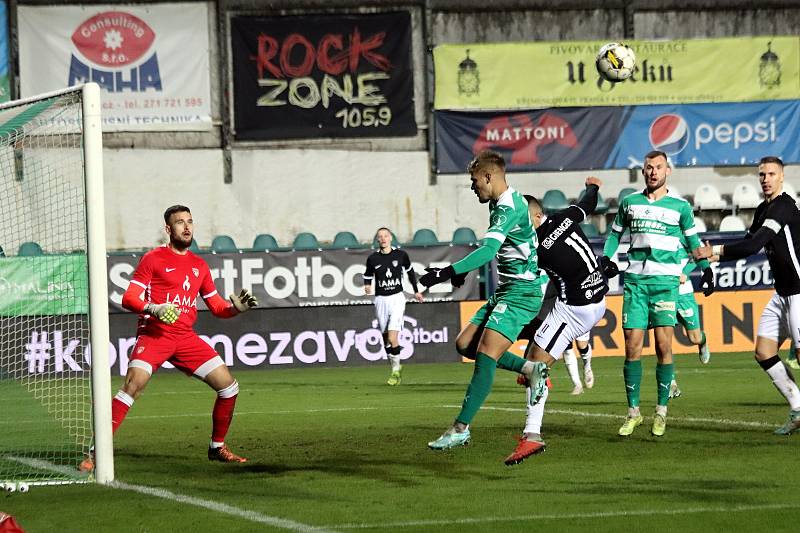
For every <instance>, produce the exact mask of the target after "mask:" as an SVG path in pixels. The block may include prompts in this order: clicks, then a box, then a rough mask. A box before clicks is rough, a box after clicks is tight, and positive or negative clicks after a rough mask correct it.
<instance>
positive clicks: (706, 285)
mask: <svg viewBox="0 0 800 533" xmlns="http://www.w3.org/2000/svg"><path fill="white" fill-rule="evenodd" d="M700 285H701V286H702V287H703V294H704V295H705V296H710V295H711V293H713V292H714V289H716V288H717V287H716V285H714V271H713V270H711V267H706V268H704V269H703V275H702V276H700Z"/></svg>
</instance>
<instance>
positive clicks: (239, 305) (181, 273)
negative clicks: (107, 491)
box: [81, 205, 258, 470]
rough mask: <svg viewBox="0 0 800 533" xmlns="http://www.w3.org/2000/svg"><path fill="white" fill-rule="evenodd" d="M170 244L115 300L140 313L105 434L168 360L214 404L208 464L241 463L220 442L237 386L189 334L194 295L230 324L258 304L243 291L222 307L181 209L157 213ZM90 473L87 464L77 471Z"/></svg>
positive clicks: (146, 259)
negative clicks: (208, 391)
mask: <svg viewBox="0 0 800 533" xmlns="http://www.w3.org/2000/svg"><path fill="white" fill-rule="evenodd" d="M164 222H165V231H166V233H167V235H168V236H169V243H167V244H165V245H163V246H160V247H158V248H156V249H154V250H151V251H150V252H148V253H146V254H145V255H144V256H143V257H142V259H141V261H140V262H139V265H138V266H137V267H136V271H135V272H134V273H133V277H132V279H131V282H130V285H129V286H128V289H127V290H126V291H125V294H124V295H123V297H122V306H123V307H124V308H125V309H127V310H129V311H133V312H134V313H139V324H138V329H137V338H136V344H135V345H134V347H133V353H132V354H131V356H130V362H129V363H128V372H127V374H126V375H125V382H124V384H123V385H122V388H121V389H120V390H119V392H117V395H116V396H114V399H113V400H112V402H111V424H112V431H113V432H116V430H117V428H119V426H120V424H122V421H123V420H124V419H125V415H127V414H128V410H129V409H130V408H131V406H132V405H133V402H134V401H135V400H136V399H137V398H138V397H139V395H140V394H141V393H142V391H143V390H144V388H145V386H146V385H147V383H148V382H149V381H150V378H151V377H152V375H153V373H154V372H156V371H157V370H158V369H159V368H160V367H161V365H162V364H164V362H166V361H169V362H170V363H172V364H173V365H175V367H176V368H178V369H180V370H181V371H182V372H184V373H186V374H187V375H190V376H194V377H196V378H198V379H201V380H203V381H205V382H206V384H207V385H208V386H209V387H211V388H212V389H214V391H216V393H217V398H216V401H215V403H214V409H213V411H212V415H211V418H212V431H211V442H210V444H209V448H208V458H209V460H212V461H222V462H228V463H244V462H245V461H247V459H245V458H244V457H239V456H238V455H236V454H234V453H233V452H231V451H230V450H229V449H228V447H227V446H226V445H225V436H226V434H227V433H228V428H229V427H230V425H231V421H232V419H233V410H234V406H235V405H236V398H237V396H238V394H239V383H238V382H237V381H236V380H235V379H234V378H233V376H232V375H231V373H230V372H229V371H228V367H227V366H225V362H224V361H223V360H222V358H221V357H220V356H219V355H217V353H216V352H215V351H214V350H213V349H212V348H211V346H209V345H208V344H207V343H206V342H205V341H203V340H202V339H201V338H200V337H198V335H197V334H196V333H195V332H194V329H193V326H194V323H195V320H196V319H197V296H198V295H200V296H201V297H202V298H203V300H204V301H205V303H206V305H207V306H208V308H209V310H210V311H211V312H212V313H213V314H214V315H215V316H218V317H220V318H231V317H234V316H236V315H238V314H239V313H244V312H245V311H247V310H248V309H250V308H251V307H254V306H256V305H257V303H258V302H257V301H256V299H255V297H254V296H253V295H251V294H250V293H249V292H248V291H247V290H244V289H243V290H242V291H241V292H240V293H239V294H238V295H231V296H230V302H228V301H226V300H224V299H223V298H222V297H221V296H220V295H219V294H218V293H217V289H216V287H215V286H214V280H213V278H212V277H211V272H210V271H209V269H208V265H207V264H206V262H205V261H204V260H203V259H201V258H200V257H198V256H197V255H195V254H193V253H192V252H191V251H190V250H189V246H190V245H191V244H192V237H193V226H194V221H193V220H192V214H191V212H190V211H189V208H188V207H185V206H182V205H174V206H172V207H170V208H168V209H167V210H166V211H165V212H164ZM92 467H93V463H92V458H91V457H90V458H87V460H85V461H84V463H83V464H82V465H81V469H82V470H90V469H91V468H92Z"/></svg>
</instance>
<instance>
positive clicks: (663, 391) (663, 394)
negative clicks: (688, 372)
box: [656, 363, 675, 405]
mask: <svg viewBox="0 0 800 533" xmlns="http://www.w3.org/2000/svg"><path fill="white" fill-rule="evenodd" d="M673 377H675V364H674V363H669V364H663V365H662V364H661V363H657V364H656V383H657V384H658V405H667V402H669V384H670V383H672V378H673Z"/></svg>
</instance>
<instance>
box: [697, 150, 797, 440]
mask: <svg viewBox="0 0 800 533" xmlns="http://www.w3.org/2000/svg"><path fill="white" fill-rule="evenodd" d="M758 181H759V183H760V184H761V191H762V192H763V193H764V201H763V202H761V203H760V204H759V205H758V207H757V208H756V212H755V214H754V215H753V223H752V225H751V226H750V229H749V230H748V231H747V234H746V235H745V238H744V239H742V240H740V241H736V242H733V243H730V244H724V245H722V244H718V245H715V246H711V245H710V244H708V243H706V246H704V247H702V248H700V249H698V250H695V253H694V255H695V257H696V258H711V260H712V261H714V260H720V261H732V260H734V259H740V258H742V257H747V256H749V255H752V254H755V253H756V252H758V251H759V250H760V249H761V248H764V251H765V252H766V253H767V261H768V262H769V267H770V270H771V271H772V276H773V278H774V279H775V294H774V295H772V298H771V299H770V301H769V303H767V305H766V307H764V311H763V312H762V313H761V319H760V320H759V321H758V336H757V338H756V349H755V352H756V361H757V362H758V364H759V365H760V366H761V368H762V369H763V370H764V371H765V372H766V373H767V374H768V375H769V377H770V378H771V379H772V383H773V384H774V385H775V388H776V389H778V392H780V393H781V395H782V396H783V397H784V398H786V402H787V403H788V404H789V419H788V420H787V421H786V423H785V424H784V425H783V426H781V427H779V428H778V429H776V430H775V434H777V435H790V434H791V433H794V432H795V431H797V430H798V429H800V390H798V388H797V383H796V382H795V380H794V377H793V376H792V374H791V373H790V372H789V371H788V370H787V368H786V367H785V366H784V364H783V362H782V361H781V359H780V356H779V355H778V350H779V349H780V347H781V344H783V341H785V340H786V339H787V338H791V339H792V348H794V350H795V353H800V263H798V260H797V258H798V256H800V211H798V210H797V205H796V204H795V201H794V199H793V198H792V197H791V196H789V195H788V194H786V193H784V192H783V161H781V160H780V158H778V157H773V156H768V157H763V158H761V161H760V162H759V164H758Z"/></svg>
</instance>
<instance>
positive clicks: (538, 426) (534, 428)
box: [524, 387, 550, 434]
mask: <svg viewBox="0 0 800 533" xmlns="http://www.w3.org/2000/svg"><path fill="white" fill-rule="evenodd" d="M525 394H526V396H527V397H526V400H527V401H526V402H525V403H526V405H527V406H528V417H527V418H526V420H525V431H524V433H536V434H540V433H541V432H542V418H544V403H545V402H546V401H547V397H548V396H550V389H549V388H548V387H545V389H544V394H542V398H541V399H540V400H539V401H538V402H536V405H531V404H530V396H531V388H530V387H527V388H526V389H525Z"/></svg>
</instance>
